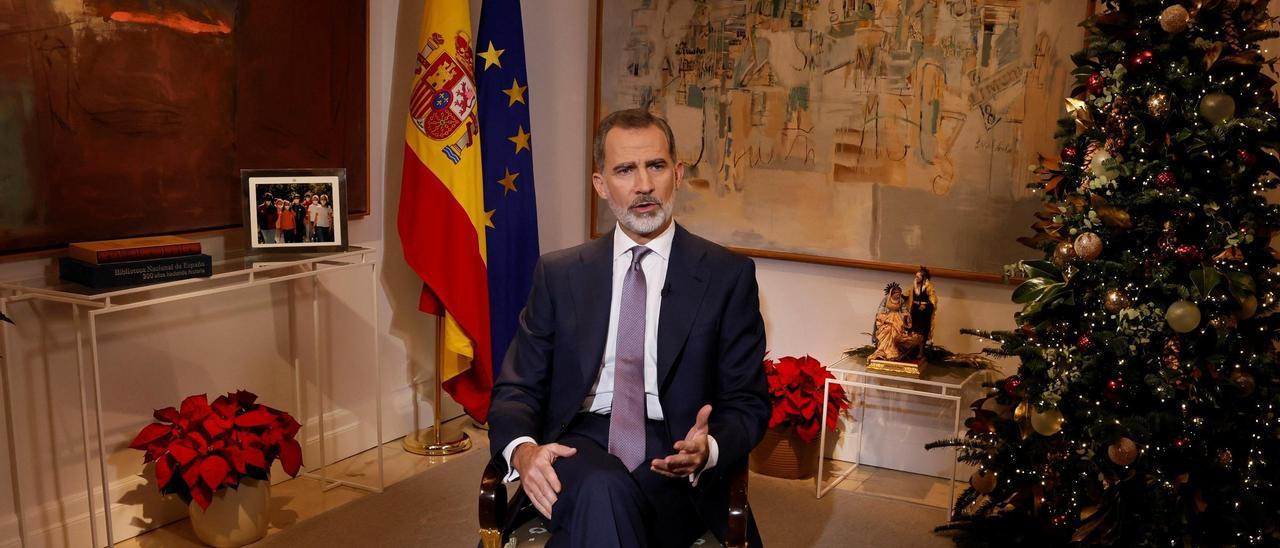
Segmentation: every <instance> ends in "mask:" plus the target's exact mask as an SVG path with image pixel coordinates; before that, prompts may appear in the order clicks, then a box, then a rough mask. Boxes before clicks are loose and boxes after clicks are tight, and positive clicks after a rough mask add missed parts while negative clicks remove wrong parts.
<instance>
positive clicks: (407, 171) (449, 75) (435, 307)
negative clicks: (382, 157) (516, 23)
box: [397, 0, 493, 422]
mask: <svg viewBox="0 0 1280 548" xmlns="http://www.w3.org/2000/svg"><path fill="white" fill-rule="evenodd" d="M470 29H471V13H470V8H469V6H468V3H467V2H466V0H427V1H426V9H425V11H424V12H423V16H422V32H421V34H420V35H419V37H418V55H417V59H416V61H415V66H414V71H413V88H412V90H411V92H410V94H409V116H408V118H409V119H408V123H407V124H406V125H405V148H404V178H403V179H402V182H401V191H400V213H399V217H398V219H397V225H398V228H399V232H400V241H401V244H402V245H403V247H404V257H405V260H406V261H407V262H408V263H409V266H410V267H411V268H413V270H414V272H416V273H417V274H418V276H419V277H420V278H422V281H423V286H422V296H421V297H420V299H419V301H418V308H419V309H421V310H422V311H423V312H427V313H429V314H435V315H442V316H443V319H442V321H444V322H445V325H444V341H443V343H442V344H443V345H444V352H443V354H444V355H445V358H444V362H443V363H442V364H441V371H442V375H441V378H440V379H438V381H437V382H441V383H442V385H443V387H444V389H445V390H446V391H447V392H449V395H451V396H453V399H454V400H455V401H457V402H458V403H460V404H462V407H463V408H465V409H466V411H467V414H469V415H471V416H472V417H473V418H475V420H477V421H479V422H484V421H485V420H486V416H487V415H488V410H489V391H490V389H492V388H493V366H492V358H491V349H490V346H489V344H490V343H489V288H488V276H487V273H486V270H485V254H486V251H485V234H484V230H485V225H486V216H485V212H484V192H483V189H482V187H481V184H482V183H481V160H480V139H479V131H480V125H479V124H478V123H477V121H476V86H475V66H474V63H475V51H474V49H473V47H472V44H471V42H472V40H471V34H470V33H471V30H470Z"/></svg>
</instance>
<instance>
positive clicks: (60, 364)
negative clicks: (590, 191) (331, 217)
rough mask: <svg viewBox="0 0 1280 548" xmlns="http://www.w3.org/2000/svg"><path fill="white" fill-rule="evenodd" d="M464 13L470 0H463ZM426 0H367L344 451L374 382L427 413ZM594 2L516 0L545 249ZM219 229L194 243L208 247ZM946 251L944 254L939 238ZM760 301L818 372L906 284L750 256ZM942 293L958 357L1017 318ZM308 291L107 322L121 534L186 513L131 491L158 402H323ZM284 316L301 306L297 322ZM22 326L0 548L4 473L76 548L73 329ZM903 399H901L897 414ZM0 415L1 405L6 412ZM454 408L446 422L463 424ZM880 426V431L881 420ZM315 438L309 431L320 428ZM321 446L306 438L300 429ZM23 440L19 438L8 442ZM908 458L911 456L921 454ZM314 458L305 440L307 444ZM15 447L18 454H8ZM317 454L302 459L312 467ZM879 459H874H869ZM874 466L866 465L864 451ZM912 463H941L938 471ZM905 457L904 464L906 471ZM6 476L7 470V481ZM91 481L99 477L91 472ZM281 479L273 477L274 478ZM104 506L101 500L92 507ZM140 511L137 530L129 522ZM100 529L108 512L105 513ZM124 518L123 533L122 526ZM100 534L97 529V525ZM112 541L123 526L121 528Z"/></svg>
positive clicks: (341, 290)
mask: <svg viewBox="0 0 1280 548" xmlns="http://www.w3.org/2000/svg"><path fill="white" fill-rule="evenodd" d="M472 4H473V5H474V4H477V2H476V1H474V0H473V2H472ZM421 5H422V4H421V1H420V0H372V1H371V8H370V9H371V33H370V51H369V55H370V140H369V143H370V150H371V155H370V157H371V161H370V169H371V177H370V178H371V180H372V181H373V182H374V183H373V188H372V200H373V202H372V203H373V204H375V206H374V212H373V214H372V215H370V216H369V217H366V218H364V219H360V220H356V221H353V222H352V224H351V233H352V241H353V242H356V243H361V244H364V245H369V246H373V247H376V248H378V249H380V250H381V249H382V248H383V246H384V244H385V249H386V250H387V251H386V253H385V254H382V253H381V252H380V256H381V260H382V268H381V272H380V276H379V278H378V280H377V281H378V300H379V302H378V305H379V318H380V322H379V325H378V332H379V338H378V344H379V345H380V346H379V348H380V351H381V357H382V366H383V378H382V380H383V382H382V385H381V386H378V387H375V386H374V383H373V381H372V378H371V377H370V376H368V375H366V374H365V373H363V371H364V369H365V368H366V366H367V365H368V360H369V359H370V355H371V353H372V344H373V342H372V338H371V335H369V334H368V333H369V332H370V327H371V322H372V314H371V313H370V311H369V310H368V304H367V301H368V297H367V293H368V291H369V289H368V286H367V281H365V280H364V279H362V278H361V277H360V276H357V275H342V276H338V277H335V278H334V279H330V280H326V281H325V283H324V284H323V286H322V289H323V296H322V297H321V316H322V318H323V322H322V330H321V338H322V341H323V344H322V351H321V354H322V355H324V356H325V357H326V361H324V362H323V364H324V365H325V368H326V371H327V373H326V383H328V385H329V386H331V387H336V388H335V389H333V390H332V391H329V392H328V393H327V394H326V401H327V402H329V403H330V411H331V413H333V418H334V419H335V420H336V423H331V424H334V426H333V428H332V432H333V433H335V434H336V435H334V436H331V437H330V439H331V440H336V441H334V442H332V443H335V445H334V447H333V449H334V450H335V451H337V452H338V453H340V454H350V453H352V452H354V451H358V450H360V449H363V448H366V447H369V446H370V445H371V444H372V443H373V439H374V435H373V424H374V420H373V419H374V416H373V403H372V401H371V399H372V394H373V390H375V389H377V390H380V391H381V393H382V394H383V396H384V407H383V419H384V427H385V434H384V435H385V437H386V438H393V437H396V436H400V435H403V434H404V433H406V432H408V431H409V430H411V429H412V428H416V427H417V426H418V425H422V424H429V423H430V421H431V410H430V405H431V403H430V398H431V394H430V392H431V391H430V388H431V386H432V382H433V379H432V375H433V373H432V370H433V364H434V361H433V358H432V356H431V349H432V348H433V345H434V336H433V330H434V320H431V319H429V318H427V317H425V316H424V315H422V314H421V313H418V312H417V311H416V309H415V305H416V297H417V292H418V288H419V285H418V281H417V279H416V277H415V276H414V274H413V273H412V272H411V271H409V269H408V268H407V267H406V266H405V264H404V262H403V260H402V259H401V257H400V252H399V245H400V244H399V241H398V238H397V237H396V231H395V215H394V212H395V208H396V203H397V200H398V198H399V180H400V175H401V166H400V163H401V155H402V148H401V147H402V144H401V142H402V141H401V139H402V135H403V129H402V127H403V120H404V111H405V106H404V105H405V104H406V95H407V89H408V78H409V75H408V72H407V69H405V68H404V67H409V66H412V58H413V54H414V51H413V50H414V47H415V45H416V39H417V37H416V33H417V31H418V28H417V27H418V23H419V21H420V17H421V10H422V7H421ZM593 5H594V1H592V0H525V1H524V7H525V10H524V17H525V29H526V30H525V32H526V45H527V48H528V55H529V72H530V75H529V79H530V91H529V93H530V101H531V106H532V112H533V120H532V127H533V136H534V137H533V143H534V151H535V154H534V166H535V176H536V182H537V188H538V194H539V196H538V215H539V225H540V228H539V230H540V240H541V245H542V249H543V250H544V251H550V250H553V249H559V248H563V247H567V246H570V245H575V244H578V243H581V242H582V241H584V240H585V234H586V227H587V201H586V197H587V188H588V179H587V176H586V173H587V169H588V161H589V160H588V154H587V150H588V142H587V136H588V133H589V128H590V125H591V122H592V120H591V100H592V91H591V90H592V88H591V78H592V60H591V55H592V52H593V51H594V46H593V43H592V42H591V37H590V27H591V23H592V21H593V20H594V19H593V15H592V13H591V12H592V10H593V9H594V8H593ZM225 239H226V238H225V237H223V236H217V235H215V236H210V237H206V238H203V239H202V241H203V242H204V243H205V245H206V246H209V247H210V248H211V249H218V248H221V247H222V246H223V245H224V243H225V242H224V241H225ZM938 245H947V244H946V242H939V244H938ZM757 264H758V267H759V280H760V287H761V298H762V302H763V306H764V311H765V316H766V322H767V324H768V336H769V341H770V342H769V347H770V350H771V351H772V353H773V355H774V356H781V355H788V354H805V353H808V354H812V355H814V356H816V357H818V358H819V359H821V360H822V361H823V362H824V363H826V362H830V361H832V360H833V359H834V357H836V356H837V355H838V354H839V352H840V349H841V348H843V347H845V346H848V345H856V344H862V342H863V341H865V340H866V336H865V335H863V334H862V333H864V332H866V331H868V330H869V324H870V322H871V314H872V313H873V310H874V307H875V305H876V303H877V302H878V301H879V298H880V295H881V294H880V290H881V288H882V287H883V285H884V284H885V283H886V282H888V281H890V280H898V281H900V282H905V281H907V279H908V278H907V277H906V276H904V275H895V274H886V273H881V272H871V271H861V270H853V269H846V268H836V267H827V266H820V265H811V264H801V263H793V262H783V261H773V260H757ZM52 269H53V267H52V263H51V261H49V260H48V259H28V260H21V261H12V260H10V261H7V262H0V279H14V278H24V277H29V276H31V275H38V274H41V273H44V272H52ZM938 289H939V297H940V299H941V300H942V303H941V314H940V317H939V322H938V328H937V333H938V336H937V338H938V340H939V342H941V343H942V344H945V345H948V346H950V347H951V348H952V349H955V350H976V349H977V348H978V347H979V345H978V344H977V343H976V342H975V341H972V340H969V339H967V338H963V337H960V336H959V335H958V333H957V332H956V331H957V330H958V329H959V328H960V327H962V326H974V327H988V328H999V327H1007V326H1009V324H1010V323H1011V321H1012V320H1011V314H1012V312H1013V307H1012V305H1010V304H1008V292H1009V289H1008V288H1006V287H1000V286H996V285H991V284H979V283H971V282H957V281H949V280H938ZM309 291H310V289H309V284H307V285H302V286H299V287H296V288H293V289H292V290H291V289H288V288H285V287H283V286H281V287H278V288H271V289H255V290H250V291H246V292H243V293H241V294H238V295H236V296H234V297H230V296H229V297H227V298H214V299H201V300H196V301H189V302H186V303H183V304H170V305H164V306H161V307H157V308H152V309H147V310H145V311H137V312H131V313H127V314H122V315H121V316H119V317H113V318H111V319H110V320H107V321H104V322H103V325H102V330H103V332H102V334H101V337H102V340H103V348H102V365H103V370H104V379H103V392H104V407H105V410H106V413H105V415H106V416H105V419H106V423H105V426H106V429H107V441H108V443H109V444H110V445H111V446H112V447H113V448H115V450H114V451H113V452H112V457H111V459H110V460H109V464H110V465H111V471H110V474H111V476H112V480H113V482H114V483H113V485H115V487H114V488H113V496H114V497H115V499H116V500H118V501H121V502H120V503H119V504H118V505H117V506H116V508H115V509H114V512H115V514H114V515H115V516H116V521H115V523H116V526H117V531H118V532H119V531H121V530H124V531H125V532H126V534H128V532H130V531H137V530H139V529H140V528H145V527H148V526H152V525H154V524H158V523H163V522H165V521H167V520H169V519H172V518H173V517H174V516H177V515H180V511H179V510H178V509H175V508H174V507H173V506H166V505H164V504H161V503H159V502H157V501H156V497H155V496H154V495H153V494H152V493H153V487H152V486H151V485H146V484H142V483H139V481H137V480H136V475H137V474H138V472H139V471H140V470H141V466H140V464H141V455H140V454H139V453H137V452H135V451H129V450H126V449H121V446H122V445H123V444H125V443H127V442H128V438H130V437H131V436H132V434H133V433H134V432H136V430H137V429H138V428H140V427H141V426H142V425H144V424H145V423H146V422H147V420H148V415H149V412H150V410H151V409H152V408H155V407H161V406H165V405H176V404H177V403H178V401H179V399H180V398H181V397H182V396H183V395H186V394H188V393H195V392H206V391H207V392H209V393H210V394H216V393H218V392H222V391H228V390H234V389H237V388H248V389H252V390H255V391H257V392H259V393H260V394H262V396H263V398H264V400H265V401H266V402H267V403H269V404H272V405H276V406H279V407H284V408H289V407H290V406H291V405H292V378H293V364H292V359H294V358H296V359H298V360H300V362H301V363H302V364H303V365H304V374H303V378H304V381H305V383H306V384H307V386H308V396H307V399H308V400H311V401H312V403H313V402H314V399H315V394H314V384H315V383H314V381H315V379H314V378H313V377H312V376H311V374H310V373H309V372H307V371H308V370H307V369H305V368H307V367H310V365H309V364H310V363H312V360H313V356H312V353H311V351H310V348H311V346H312V335H311V328H310V325H311V323H310V322H311V315H310V301H309V298H310V292H309ZM291 310H294V312H291ZM12 315H13V316H15V317H16V318H17V319H18V320H19V321H20V322H21V326H19V328H18V329H16V330H13V331H14V333H15V334H16V335H17V336H16V337H15V339H17V342H16V343H15V344H14V345H13V348H10V349H6V355H7V356H8V357H9V358H10V359H9V362H8V367H9V371H10V381H11V386H10V387H8V388H9V393H10V394H11V396H12V397H13V402H12V404H13V409H14V415H13V417H6V418H12V419H13V421H12V423H13V426H14V428H13V432H12V435H10V433H9V432H8V431H7V430H6V431H4V432H0V434H2V435H0V547H7V546H16V545H17V542H16V540H17V539H16V536H17V528H16V522H15V520H14V519H13V518H14V501H13V496H12V493H13V489H12V487H11V485H10V482H11V478H12V477H18V478H19V485H20V486H21V492H22V497H23V501H22V502H23V506H24V507H25V508H26V514H25V515H26V524H27V531H28V533H29V534H33V539H35V540H36V541H37V542H36V543H35V544H34V545H39V546H45V545H48V546H83V545H85V544H86V543H87V538H88V529H87V525H86V523H87V519H86V518H87V516H86V515H85V512H86V506H85V502H84V501H85V498H84V496H85V493H84V470H83V467H82V465H81V462H80V451H81V450H82V449H83V447H84V440H82V439H81V436H80V424H79V410H78V399H77V396H76V388H75V384H74V382H75V352H74V330H73V329H72V325H71V323H70V317H69V315H68V314H67V311H66V307H64V306H42V307H36V308H33V307H31V306H29V305H26V304H21V305H15V307H14V308H13V310H12ZM900 404H901V402H898V403H896V404H894V405H900ZM3 412H4V411H3V409H0V413H3ZM938 412H939V410H938V409H934V408H925V409H924V410H923V412H913V413H914V414H915V415H917V416H918V417H917V418H916V419H913V420H914V421H915V422H913V423H908V424H907V425H906V427H899V424H900V423H898V422H896V419H894V418H893V417H892V416H885V417H882V418H880V419H875V418H874V417H871V418H870V419H869V420H872V419H874V420H876V421H880V422H879V423H878V424H880V425H881V426H883V429H882V435H888V436H891V439H889V440H888V441H887V442H885V443H883V444H881V445H880V447H882V450H881V453H883V454H881V455H879V456H878V458H880V459H881V460H882V461H883V462H896V461H898V460H905V461H910V460H912V459H918V458H919V457H918V455H916V453H919V451H918V447H919V445H918V444H917V443H916V441H917V440H921V439H926V438H928V439H932V437H937V435H936V434H938V433H945V429H943V430H939V426H938V424H939V423H938V421H937V415H938ZM457 413H458V411H457V406H456V405H451V406H450V409H449V410H447V412H446V415H447V416H455V415H456V414H457ZM881 423H882V424H881ZM312 433H314V429H312ZM310 437H314V436H310ZM13 440H16V443H15V442H14V441H13ZM913 447H914V448H916V449H913ZM309 449H310V450H311V451H314V449H315V443H311V444H310V445H309ZM11 450H12V451H15V452H16V454H17V462H16V464H15V463H14V462H11V459H10V452H11ZM314 455H315V453H314V452H309V453H308V458H309V459H311V462H313V463H314V459H315V458H316V457H315V456H314ZM871 456H872V457H875V455H871ZM872 460H873V459H872ZM945 460H946V459H945V456H943V458H942V459H941V461H938V460H937V459H936V458H935V460H934V461H927V460H926V461H922V462H921V463H917V464H918V465H919V466H923V467H924V468H925V469H929V470H932V469H935V468H937V467H938V466H940V465H939V464H938V463H939V462H944V461H945ZM908 465H910V463H908ZM11 472H16V473H14V474H11ZM94 476H95V481H96V468H95V472H94ZM277 476H279V474H277ZM98 510H99V512H101V510H102V508H101V504H99V505H98ZM135 518H138V520H137V521H134V519H135ZM99 521H100V520H99ZM131 521H133V523H134V524H133V525H129V524H130V523H131ZM100 527H101V526H100ZM118 534H119V533H118Z"/></svg>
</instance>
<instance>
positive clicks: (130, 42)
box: [0, 0, 369, 253]
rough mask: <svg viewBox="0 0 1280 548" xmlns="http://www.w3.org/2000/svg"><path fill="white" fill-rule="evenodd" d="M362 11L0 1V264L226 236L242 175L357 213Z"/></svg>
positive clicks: (362, 126) (361, 178)
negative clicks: (310, 191)
mask: <svg viewBox="0 0 1280 548" xmlns="http://www.w3.org/2000/svg"><path fill="white" fill-rule="evenodd" d="M367 24H368V13H367V0H287V1H286V0H281V1H277V2H254V1H250V0H169V1H164V2H158V1H154V0H9V1H3V2H0V253H13V252H20V251H28V250H38V249H46V248H51V247H57V246H59V245H62V244H65V243H67V242H70V241H79V240H96V239H106V238H118V237H127V236H135V235H144V234H159V233H172V232H184V231H193V230H202V229H213V228H222V227H229V226H236V225H239V224H240V223H241V216H240V205H241V204H240V200H241V196H240V194H241V193H240V174H239V170H240V169H241V168H282V167H307V168H312V167H314V168H322V167H331V168H338V167H345V168H347V172H348V173H349V174H350V179H349V185H350V186H349V188H350V189H351V190H350V194H351V196H350V204H351V211H352V213H354V214H360V213H362V212H367V211H368V209H369V205H368V186H367V181H368V175H367V173H368V170H367V164H368V148H367V125H368V116H367V107H368V101H367V97H368V91H367V87H368V80H367V65H368V60H367V59H368V57H367V56H368V50H367Z"/></svg>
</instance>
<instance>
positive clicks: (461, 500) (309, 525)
mask: <svg viewBox="0 0 1280 548" xmlns="http://www.w3.org/2000/svg"><path fill="white" fill-rule="evenodd" d="M486 458H487V453H485V452H483V451H472V452H469V453H467V454H465V455H462V456H460V457H458V458H457V459H456V460H454V461H452V462H449V463H446V464H442V465H439V466H436V467H433V468H431V469H429V470H427V471H426V472H423V473H422V474H419V475H417V476H415V477H412V478H409V479H407V480H404V481H402V482H399V483H397V484H395V485H392V486H390V487H388V488H387V490H386V491H385V492H384V493H382V494H380V495H371V496H368V497H365V498H362V499H360V500H357V501H355V502H352V503H349V504H347V505H345V506H341V507H339V508H336V509H334V510H331V511H329V512H326V513H324V514H321V515H319V516H316V517H314V518H311V519H307V520H303V521H300V522H297V523H295V524H293V525H292V526H291V527H288V528H287V529H285V530H283V531H280V532H278V533H275V534H273V535H271V536H269V537H267V538H266V539H263V541H262V542H259V543H257V544H254V545H253V546H255V547H259V548H270V547H289V548H292V547H297V546H308V547H312V546H315V547H327V546H368V547H374V546H378V547H381V546H389V547H391V546H395V547H399V546H406V547H433V548H434V547H455V546H456V547H468V548H469V547H473V546H475V545H476V540H477V535H476V530H477V528H478V526H477V524H476V494H477V492H478V490H479V481H480V473H481V472H482V471H483V469H484V465H485V459H486ZM750 493H751V495H750V497H751V505H752V508H753V511H754V512H755V515H756V519H757V520H758V521H759V524H760V530H761V532H762V535H763V537H764V541H765V544H766V545H768V546H769V547H770V548H802V547H810V546H842V547H843V546H874V547H877V548H879V547H894V546H906V547H911V548H926V547H930V546H938V547H945V546H950V545H951V543H950V542H949V541H948V540H947V539H946V538H943V537H939V536H936V535H934V534H933V533H932V529H933V526H935V525H937V524H938V523H940V522H941V521H942V520H943V519H944V518H945V515H946V512H945V511H943V510H939V509H937V508H930V507H927V506H921V505H916V504H910V503H906V502H898V501H893V500H886V499H882V498H877V497H869V496H864V495H859V494H856V493H851V492H848V491H843V490H840V489H836V490H833V491H832V492H830V493H829V494H827V496H825V497H823V498H822V499H821V500H819V499H815V498H814V497H813V480H780V479H775V478H770V477H766V476H760V475H757V474H752V476H751V485H750Z"/></svg>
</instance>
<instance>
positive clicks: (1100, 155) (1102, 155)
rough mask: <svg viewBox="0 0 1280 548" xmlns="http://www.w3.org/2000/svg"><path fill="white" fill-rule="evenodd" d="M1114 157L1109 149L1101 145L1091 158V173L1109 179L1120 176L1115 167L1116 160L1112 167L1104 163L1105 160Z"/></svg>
mask: <svg viewBox="0 0 1280 548" xmlns="http://www.w3.org/2000/svg"><path fill="white" fill-rule="evenodd" d="M1112 158H1113V157H1112V156H1111V153H1110V152H1107V149H1105V148H1102V147H1099V148H1098V150H1095V151H1093V156H1092V157H1091V158H1090V159H1089V173H1092V174H1093V175H1094V176H1095V177H1106V178H1108V179H1115V178H1116V177H1118V176H1120V172H1119V171H1117V170H1116V168H1115V167H1114V165H1115V163H1114V162H1112V167H1107V166H1105V165H1103V162H1106V161H1107V160H1110V159H1112Z"/></svg>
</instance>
